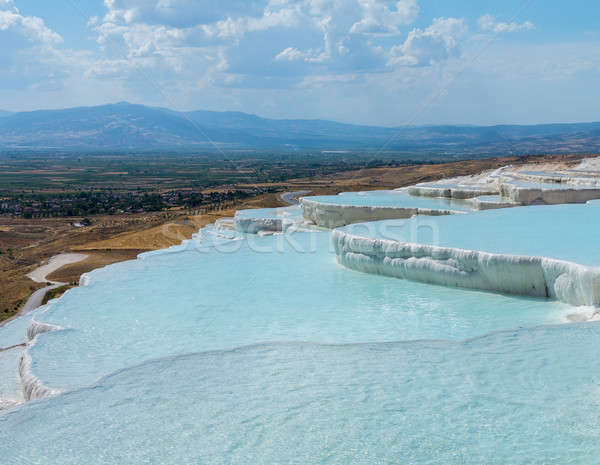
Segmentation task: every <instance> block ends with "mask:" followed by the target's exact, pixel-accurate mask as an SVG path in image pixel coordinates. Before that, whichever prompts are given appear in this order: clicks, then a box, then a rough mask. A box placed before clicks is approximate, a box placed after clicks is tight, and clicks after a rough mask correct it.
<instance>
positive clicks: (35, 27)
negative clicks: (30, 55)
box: [0, 0, 62, 44]
mask: <svg viewBox="0 0 600 465" xmlns="http://www.w3.org/2000/svg"><path fill="white" fill-rule="evenodd" d="M2 31H13V32H16V33H18V34H21V35H23V36H24V37H26V38H27V39H28V40H29V41H30V42H41V43H46V44H56V43H60V42H62V37H61V36H60V35H59V34H57V33H56V32H54V31H53V30H52V29H49V28H48V27H46V25H45V24H44V20H42V19H41V18H38V17H36V16H23V15H22V14H20V12H19V10H18V9H17V7H16V6H15V4H14V2H13V0H0V32H2Z"/></svg>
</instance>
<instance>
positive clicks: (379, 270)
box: [332, 230, 600, 306]
mask: <svg viewBox="0 0 600 465" xmlns="http://www.w3.org/2000/svg"><path fill="white" fill-rule="evenodd" d="M332 241H333V245H334V248H335V252H336V255H337V259H338V262H339V263H340V264H342V265H344V266H346V267H348V268H352V269H355V270H358V271H363V272H366V273H373V274H380V275H385V276H391V277H396V278H403V279H410V280H413V281H420V282H424V283H429V284H439V285H444V286H452V287H461V288H467V289H478V290H485V291H495V292H502V293H508V294H516V295H523V296H532V297H546V298H551V299H556V300H559V301H561V302H565V303H568V304H571V305H577V306H582V305H586V306H597V305H599V304H600V268H594V267H587V266H583V265H579V264H576V263H571V262H566V261H562V260H555V259H551V258H542V257H525V256H516V255H504V254H493V253H487V252H480V251H474V250H463V249H455V248H449V247H435V246H429V245H421V244H412V243H405V242H397V241H390V240H381V239H372V238H367V237H360V236H356V235H352V234H349V233H346V232H345V231H342V230H335V231H333V233H332Z"/></svg>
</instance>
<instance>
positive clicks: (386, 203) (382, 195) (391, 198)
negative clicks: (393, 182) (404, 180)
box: [304, 190, 473, 211]
mask: <svg viewBox="0 0 600 465" xmlns="http://www.w3.org/2000/svg"><path fill="white" fill-rule="evenodd" d="M304 198H305V199H307V200H310V201H313V202H318V203H324V204H331V205H349V206H369V207H398V208H422V209H431V210H457V211H469V210H472V209H473V205H472V204H471V203H470V202H468V201H465V200H453V199H446V198H441V197H423V196H417V195H409V194H407V193H406V192H405V191H394V190H391V191H365V192H344V193H342V194H339V195H320V196H313V197H304Z"/></svg>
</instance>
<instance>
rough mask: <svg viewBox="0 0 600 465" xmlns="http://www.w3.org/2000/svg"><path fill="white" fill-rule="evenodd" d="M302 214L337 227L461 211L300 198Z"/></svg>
mask: <svg viewBox="0 0 600 465" xmlns="http://www.w3.org/2000/svg"><path fill="white" fill-rule="evenodd" d="M300 205H301V207H302V214H303V216H304V219H305V220H306V221H310V222H312V223H314V224H316V225H317V226H321V227H323V228H329V229H333V228H337V227H339V226H345V225H347V224H352V223H362V222H365V221H378V220H396V219H403V218H410V217H412V216H414V215H432V216H437V215H452V214H455V213H462V212H459V211H455V210H433V209H426V208H407V207H371V206H365V205H339V204H330V203H322V202H315V201H313V200H310V199H308V198H303V199H300Z"/></svg>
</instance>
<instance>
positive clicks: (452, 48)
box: [389, 18, 467, 66]
mask: <svg viewBox="0 0 600 465" xmlns="http://www.w3.org/2000/svg"><path fill="white" fill-rule="evenodd" d="M466 33H467V26H466V25H465V21H464V19H457V18H436V19H434V20H433V23H432V24H431V26H429V27H428V28H426V29H425V30H422V29H418V28H416V29H413V30H412V31H411V32H410V33H409V34H408V37H407V39H406V41H405V42H404V43H403V44H401V45H397V46H394V47H392V49H391V52H390V59H389V64H390V65H401V66H427V65H431V64H434V63H438V62H440V61H443V60H445V59H447V58H449V57H450V56H452V55H456V54H458V52H459V50H460V47H459V39H460V38H461V37H463V36H464V35H465V34H466Z"/></svg>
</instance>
